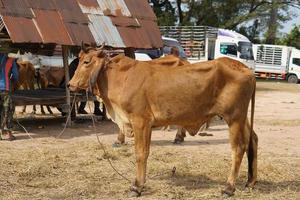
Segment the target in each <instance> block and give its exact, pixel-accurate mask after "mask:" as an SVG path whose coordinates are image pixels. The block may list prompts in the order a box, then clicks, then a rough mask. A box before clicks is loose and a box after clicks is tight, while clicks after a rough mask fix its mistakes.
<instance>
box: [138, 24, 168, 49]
mask: <svg viewBox="0 0 300 200" xmlns="http://www.w3.org/2000/svg"><path fill="white" fill-rule="evenodd" d="M139 22H140V24H141V28H142V29H143V36H144V37H147V38H148V39H149V40H150V44H151V46H153V47H158V48H160V47H162V46H163V41H162V39H161V33H160V30H159V28H158V26H157V23H156V22H155V21H152V20H143V19H142V20H139Z"/></svg>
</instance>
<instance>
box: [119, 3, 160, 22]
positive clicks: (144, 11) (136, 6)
mask: <svg viewBox="0 0 300 200" xmlns="http://www.w3.org/2000/svg"><path fill="white" fill-rule="evenodd" d="M124 2H125V3H126V5H127V8H128V9H129V11H130V13H131V15H132V16H133V17H136V18H139V19H151V20H156V16H155V14H154V12H153V10H152V9H151V7H150V6H149V3H148V1H147V0H138V1H137V0H124Z"/></svg>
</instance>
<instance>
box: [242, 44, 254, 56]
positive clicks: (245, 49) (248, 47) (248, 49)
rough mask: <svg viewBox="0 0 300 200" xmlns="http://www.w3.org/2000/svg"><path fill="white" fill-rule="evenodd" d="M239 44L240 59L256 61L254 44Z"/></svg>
mask: <svg viewBox="0 0 300 200" xmlns="http://www.w3.org/2000/svg"><path fill="white" fill-rule="evenodd" d="M238 44H239V51H240V58H241V59H247V60H254V57H253V49H252V43H250V42H239V43H238Z"/></svg>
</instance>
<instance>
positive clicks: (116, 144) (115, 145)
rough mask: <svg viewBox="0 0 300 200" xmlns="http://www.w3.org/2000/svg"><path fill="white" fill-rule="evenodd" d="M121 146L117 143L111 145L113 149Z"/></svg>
mask: <svg viewBox="0 0 300 200" xmlns="http://www.w3.org/2000/svg"><path fill="white" fill-rule="evenodd" d="M121 146H122V144H121V143H118V142H115V143H113V144H112V147H113V148H120V147H121Z"/></svg>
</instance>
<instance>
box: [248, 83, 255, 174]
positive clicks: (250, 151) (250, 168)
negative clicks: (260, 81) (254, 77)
mask: <svg viewBox="0 0 300 200" xmlns="http://www.w3.org/2000/svg"><path fill="white" fill-rule="evenodd" d="M254 83H255V84H254V90H253V93H252V97H251V119H250V137H249V146H248V179H249V178H251V177H253V169H254V168H253V164H254V163H253V161H254V159H255V158H254V157H255V155H256V153H255V152H256V149H255V147H254V144H253V142H254V141H253V139H254V138H253V137H256V136H255V133H254V130H253V123H254V108H255V92H256V81H255V82H254Z"/></svg>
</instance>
